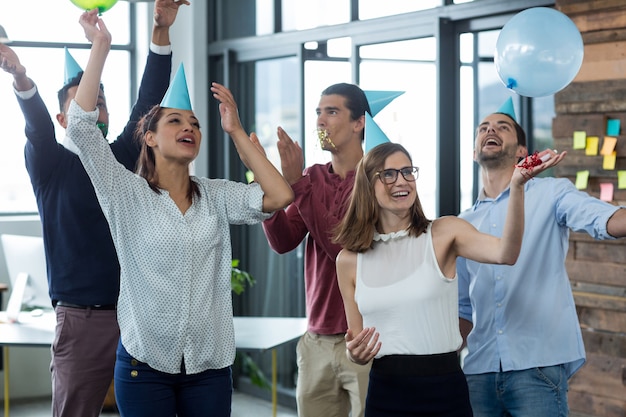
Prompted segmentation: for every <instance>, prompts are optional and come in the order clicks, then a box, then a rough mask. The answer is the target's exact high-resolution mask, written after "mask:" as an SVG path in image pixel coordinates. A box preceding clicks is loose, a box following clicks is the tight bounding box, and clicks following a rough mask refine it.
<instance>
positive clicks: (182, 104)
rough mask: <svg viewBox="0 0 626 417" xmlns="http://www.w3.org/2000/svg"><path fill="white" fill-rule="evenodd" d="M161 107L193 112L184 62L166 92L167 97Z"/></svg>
mask: <svg viewBox="0 0 626 417" xmlns="http://www.w3.org/2000/svg"><path fill="white" fill-rule="evenodd" d="M161 107H168V108H170V109H179V110H192V108H191V100H190V99H189V90H188V89H187V77H185V67H184V66H183V64H182V62H181V64H180V66H179V67H178V71H176V75H174V79H173V80H172V82H171V83H170V86H169V88H168V89H167V91H166V92H165V97H163V100H162V101H161Z"/></svg>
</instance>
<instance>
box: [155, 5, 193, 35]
mask: <svg viewBox="0 0 626 417" xmlns="http://www.w3.org/2000/svg"><path fill="white" fill-rule="evenodd" d="M190 4H191V3H189V2H188V1H187V0H178V1H177V0H156V1H155V2H154V26H156V27H166V28H169V27H170V26H172V25H173V24H174V21H175V20H176V14H177V13H178V8H179V7H180V6H182V5H185V6H189V5H190Z"/></svg>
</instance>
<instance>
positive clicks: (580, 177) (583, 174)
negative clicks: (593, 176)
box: [576, 171, 589, 190]
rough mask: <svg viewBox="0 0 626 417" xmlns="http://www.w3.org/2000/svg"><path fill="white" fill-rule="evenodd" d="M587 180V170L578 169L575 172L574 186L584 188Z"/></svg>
mask: <svg viewBox="0 0 626 417" xmlns="http://www.w3.org/2000/svg"><path fill="white" fill-rule="evenodd" d="M588 182H589V171H578V172H577V173H576V188H578V189H579V190H584V189H586V188H587V183H588Z"/></svg>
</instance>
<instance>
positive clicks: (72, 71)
mask: <svg viewBox="0 0 626 417" xmlns="http://www.w3.org/2000/svg"><path fill="white" fill-rule="evenodd" d="M82 71H83V69H82V68H81V67H80V65H78V62H76V60H75V59H74V57H73V56H72V55H71V54H70V51H69V50H68V49H67V47H65V74H64V78H63V79H64V82H63V85H66V84H67V83H69V82H70V81H71V80H72V78H74V77H76V76H77V75H78V74H79V73H80V72H82Z"/></svg>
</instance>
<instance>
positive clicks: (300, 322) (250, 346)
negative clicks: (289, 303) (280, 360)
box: [235, 317, 307, 417]
mask: <svg viewBox="0 0 626 417" xmlns="http://www.w3.org/2000/svg"><path fill="white" fill-rule="evenodd" d="M306 328H307V319H306V318H304V317H235V346H236V347H237V349H238V350H244V351H245V350H248V351H251V350H258V351H261V352H263V351H266V350H270V349H271V350H272V416H274V417H276V409H277V406H278V393H277V391H278V390H277V384H278V381H277V374H278V372H277V369H276V348H277V347H278V346H280V345H282V344H284V343H287V342H290V341H292V340H294V339H297V338H298V337H300V336H302V335H303V334H304V332H306Z"/></svg>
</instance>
